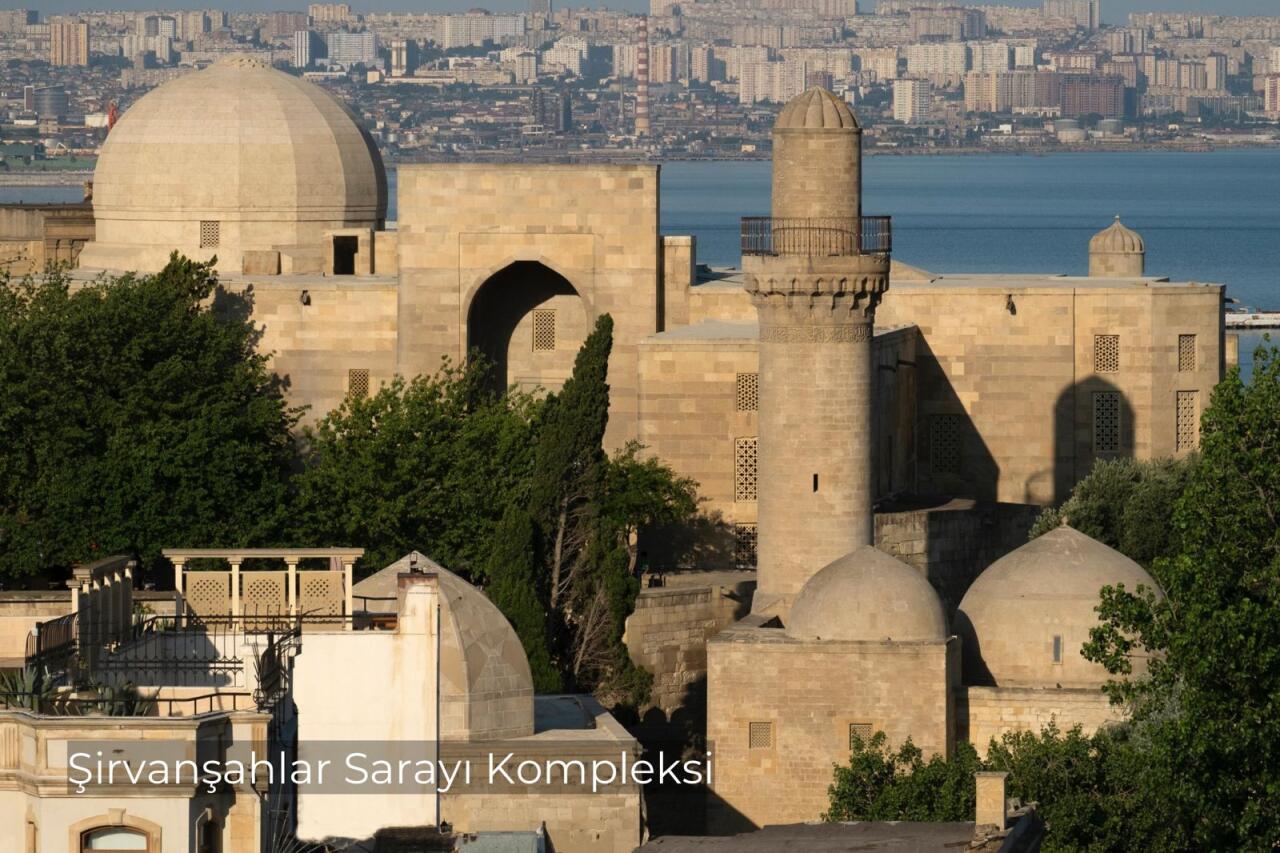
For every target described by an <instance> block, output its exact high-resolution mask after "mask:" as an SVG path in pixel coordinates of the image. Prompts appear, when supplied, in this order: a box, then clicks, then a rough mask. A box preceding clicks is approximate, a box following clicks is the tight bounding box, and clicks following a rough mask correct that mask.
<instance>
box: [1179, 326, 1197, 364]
mask: <svg viewBox="0 0 1280 853" xmlns="http://www.w3.org/2000/svg"><path fill="white" fill-rule="evenodd" d="M1195 369H1196V336H1195V335H1178V370H1180V371H1183V372H1185V371H1188V370H1195Z"/></svg>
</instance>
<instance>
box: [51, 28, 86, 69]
mask: <svg viewBox="0 0 1280 853" xmlns="http://www.w3.org/2000/svg"><path fill="white" fill-rule="evenodd" d="M49 62H50V63H52V64H53V65H63V66H67V65H79V66H86V65H88V64H89V24H88V23H87V22H85V21H82V20H80V19H79V18H62V17H59V18H51V19H50V20H49Z"/></svg>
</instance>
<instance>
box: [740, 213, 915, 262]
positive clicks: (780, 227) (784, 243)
mask: <svg viewBox="0 0 1280 853" xmlns="http://www.w3.org/2000/svg"><path fill="white" fill-rule="evenodd" d="M892 251H893V230H892V227H891V224H890V217H888V216H862V217H856V216H850V217H819V218H807V219H801V218H780V217H772V216H747V217H743V219H742V254H744V255H808V256H811V257H843V256H849V255H888V254H889V253H890V252H892Z"/></svg>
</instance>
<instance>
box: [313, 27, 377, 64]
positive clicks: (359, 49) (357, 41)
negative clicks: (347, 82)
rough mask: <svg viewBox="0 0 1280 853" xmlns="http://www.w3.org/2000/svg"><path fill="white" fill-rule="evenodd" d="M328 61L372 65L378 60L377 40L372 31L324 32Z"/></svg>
mask: <svg viewBox="0 0 1280 853" xmlns="http://www.w3.org/2000/svg"><path fill="white" fill-rule="evenodd" d="M324 42H325V47H326V48H327V50H328V53H329V61H330V62H336V63H338V64H339V65H344V66H349V65H364V66H372V65H376V64H377V62H378V40H377V38H376V37H375V36H374V34H373V33H369V32H364V33H348V32H333V33H326V34H325V37H324Z"/></svg>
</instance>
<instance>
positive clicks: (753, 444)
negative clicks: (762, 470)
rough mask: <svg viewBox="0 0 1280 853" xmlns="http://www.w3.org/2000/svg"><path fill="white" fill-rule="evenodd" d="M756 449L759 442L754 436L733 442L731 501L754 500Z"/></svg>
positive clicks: (756, 468) (757, 456)
mask: <svg viewBox="0 0 1280 853" xmlns="http://www.w3.org/2000/svg"><path fill="white" fill-rule="evenodd" d="M758 448H759V440H758V439H756V438H755V437H754V436H753V437H751V438H739V439H736V440H735V441H734V442H733V499H734V500H735V501H753V500H755V499H756V494H757V488H756V482H757V472H758V466H757V460H758V458H759V452H758Z"/></svg>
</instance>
